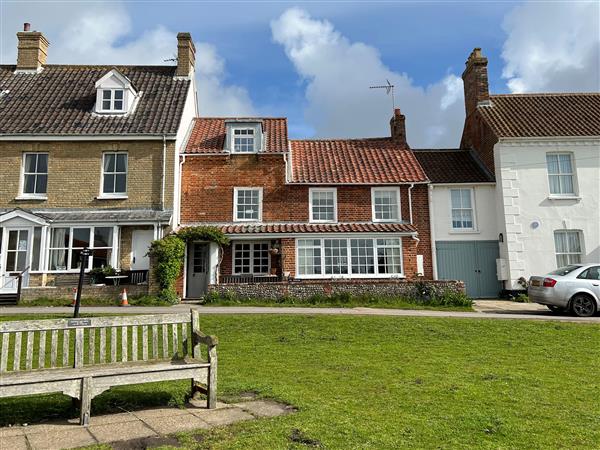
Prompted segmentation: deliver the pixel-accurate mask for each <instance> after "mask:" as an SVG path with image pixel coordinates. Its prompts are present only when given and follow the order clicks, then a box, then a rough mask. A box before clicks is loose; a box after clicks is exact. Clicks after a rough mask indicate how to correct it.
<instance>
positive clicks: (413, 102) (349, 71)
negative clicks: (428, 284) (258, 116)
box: [271, 8, 464, 148]
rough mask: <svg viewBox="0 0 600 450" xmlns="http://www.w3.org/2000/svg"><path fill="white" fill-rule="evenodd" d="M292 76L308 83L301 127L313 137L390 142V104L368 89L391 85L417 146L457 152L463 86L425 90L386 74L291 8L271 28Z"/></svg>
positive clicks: (450, 81)
mask: <svg viewBox="0 0 600 450" xmlns="http://www.w3.org/2000/svg"><path fill="white" fill-rule="evenodd" d="M271 31H272V36H273V39H274V40H275V42H277V43H279V44H281V45H282V46H283V47H284V49H285V52H286V55H287V56H288V58H289V59H290V61H291V62H292V63H293V64H294V67H295V68H296V71H297V72H298V74H299V75H300V76H301V77H302V78H303V79H304V80H305V81H306V82H307V86H306V98H307V103H308V106H307V108H306V110H305V118H306V120H307V122H308V123H309V124H310V125H311V126H312V127H314V129H315V133H316V135H317V136H339V137H360V136H388V135H389V119H390V117H391V115H392V110H391V99H389V98H386V97H385V93H384V91H381V90H380V91H376V90H370V89H369V86H371V85H373V84H384V83H385V80H386V79H387V80H390V82H391V83H392V84H394V85H395V96H396V105H397V106H399V107H400V108H401V110H402V112H403V113H404V114H405V115H406V125H407V138H408V141H409V144H410V145H411V146H413V147H415V148H419V147H430V146H457V145H458V144H459V139H460V133H461V131H462V125H463V121H464V106H463V102H462V98H463V93H462V80H461V79H460V78H458V77H457V76H455V75H453V74H449V75H447V76H445V77H444V78H443V79H442V80H440V81H439V82H437V83H435V84H432V85H430V86H427V87H425V88H423V87H420V86H416V85H415V84H414V83H413V81H412V80H411V79H410V78H409V76H408V75H407V74H405V73H399V72H395V71H393V70H391V69H390V68H388V67H387V66H386V65H385V64H384V63H383V62H382V60H381V57H380V55H379V52H378V51H377V49H375V48H373V47H371V46H369V45H367V44H364V43H361V42H350V41H349V40H348V39H347V38H346V37H344V36H343V35H341V34H340V33H339V32H338V31H337V30H335V28H334V26H333V25H332V24H331V23H330V22H328V21H326V20H317V19H314V18H312V17H311V16H310V15H309V14H308V13H307V12H306V11H304V10H301V9H297V8H292V9H288V10H287V11H285V12H284V13H283V14H282V15H281V16H280V17H279V18H278V19H276V20H274V21H272V22H271Z"/></svg>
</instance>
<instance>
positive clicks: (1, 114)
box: [0, 64, 190, 135]
mask: <svg viewBox="0 0 600 450" xmlns="http://www.w3.org/2000/svg"><path fill="white" fill-rule="evenodd" d="M113 68H116V69H117V70H119V71H120V72H121V73H122V74H123V75H125V76H126V77H127V78H129V79H130V80H131V83H132V84H133V85H134V86H135V88H136V90H137V91H138V93H139V92H142V96H141V97H140V99H139V103H138V105H137V107H136V109H135V111H134V112H133V113H132V114H129V115H128V116H125V117H118V116H112V117H101V116H98V115H95V114H93V113H92V110H93V107H94V104H95V101H96V89H95V83H96V81H98V80H99V79H100V78H101V77H102V76H103V75H105V74H106V73H107V72H108V71H109V70H111V69H113ZM14 71H15V66H14V65H0V92H5V91H8V93H5V94H4V95H1V96H0V134H43V135H113V134H114V135H128V134H133V135H139V134H157V135H160V134H176V133H177V128H178V127H179V122H180V119H181V114H182V112H183V108H184V104H185V99H186V96H187V91H188V86H189V83H190V82H189V80H183V79H178V80H175V79H174V76H175V71H176V67H173V66H69V65H51V64H49V65H46V66H44V68H43V70H42V71H41V72H40V73H37V74H23V73H21V74H15V73H14Z"/></svg>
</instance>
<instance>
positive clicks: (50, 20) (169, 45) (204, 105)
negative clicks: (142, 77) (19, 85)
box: [0, 3, 254, 116]
mask: <svg viewBox="0 0 600 450" xmlns="http://www.w3.org/2000/svg"><path fill="white" fill-rule="evenodd" d="M65 5H66V6H65ZM105 6H106V5H105V4H102V3H88V4H86V5H85V6H81V5H80V4H78V3H69V4H60V3H58V4H53V5H48V4H44V3H42V4H40V7H39V8H36V9H35V10H33V9H32V8H28V7H27V6H26V5H18V4H8V5H5V6H3V9H2V18H0V20H1V21H2V37H3V39H2V42H1V45H0V51H1V53H2V54H1V56H2V58H1V59H2V63H3V64H10V63H14V61H15V59H16V38H15V39H14V40H13V39H7V38H5V37H6V36H8V33H7V27H8V25H9V24H10V26H11V27H12V26H14V25H15V24H16V23H20V20H21V19H20V18H21V17H27V18H28V19H29V20H30V21H31V22H32V28H33V29H38V30H41V31H43V32H44V34H45V35H46V37H47V38H48V40H49V41H50V48H49V51H48V63H50V64H59V63H62V64H115V65H118V64H124V65H125V64H140V65H141V64H143V65H156V64H158V65H161V64H174V62H172V61H171V62H165V59H169V58H174V57H175V56H177V37H176V34H177V33H176V32H174V31H171V30H169V29H167V28H166V27H164V26H162V25H156V26H154V27H152V28H150V29H146V30H144V31H143V32H142V33H141V34H139V35H138V36H132V30H133V25H132V22H131V17H130V15H129V13H128V12H127V10H126V8H125V7H124V6H123V4H120V3H110V8H106V7H105ZM14 31H17V30H14ZM196 58H197V68H196V73H197V79H196V81H197V85H198V92H199V99H200V101H199V111H200V114H201V115H203V116H207V115H240V114H243V115H251V114H254V107H253V105H252V101H251V99H250V97H249V95H248V92H247V91H246V89H244V88H243V87H240V86H236V85H232V84H228V83H227V80H226V71H225V61H224V60H223V59H222V58H221V57H220V56H219V54H218V52H217V49H216V48H215V47H214V46H212V45H210V44H206V43H201V42H200V43H199V42H196Z"/></svg>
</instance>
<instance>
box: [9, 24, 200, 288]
mask: <svg viewBox="0 0 600 450" xmlns="http://www.w3.org/2000/svg"><path fill="white" fill-rule="evenodd" d="M17 38H18V56H17V63H16V65H0V294H6V293H11V292H15V290H16V289H17V285H18V281H17V280H18V279H19V278H21V284H22V287H23V288H24V289H23V291H24V292H25V291H26V290H27V289H28V288H29V289H32V288H34V287H48V288H49V287H56V286H64V285H68V284H72V282H73V281H74V280H75V278H76V277H77V273H78V272H79V265H80V257H79V255H80V253H81V250H82V249H83V248H84V247H88V248H90V249H92V256H91V257H90V259H89V261H88V263H87V267H86V271H88V272H89V271H92V269H94V268H107V267H109V266H110V267H111V268H114V269H116V270H117V272H119V274H120V275H119V276H122V277H125V276H126V277H127V278H123V279H119V281H123V282H124V283H131V284H132V285H133V284H135V285H139V286H143V285H144V284H146V283H147V280H148V269H149V259H148V257H147V255H146V253H147V250H148V246H149V244H150V241H151V240H153V239H157V238H159V237H161V236H162V235H163V234H164V233H166V232H168V231H169V230H170V228H171V226H172V224H173V223H174V217H176V215H177V214H178V211H177V208H178V204H179V200H178V196H179V189H178V186H179V163H178V154H179V151H180V149H181V147H182V146H183V142H184V140H185V138H186V136H187V134H188V132H189V129H190V127H191V124H192V119H193V117H195V116H196V115H197V105H196V89H195V84H194V65H195V48H194V44H193V41H192V38H191V36H190V34H189V33H179V34H178V36H177V39H178V42H177V52H178V58H177V65H176V66H100V65H98V66H91V65H52V64H46V58H47V53H48V47H49V43H48V41H47V40H46V38H45V37H44V35H43V34H42V33H40V32H36V31H29V24H25V29H24V31H23V32H19V33H17ZM111 281H112V282H115V281H116V280H115V279H112V280H111ZM109 284H110V283H109ZM138 290H139V289H138ZM51 293H52V291H51V290H48V295H51Z"/></svg>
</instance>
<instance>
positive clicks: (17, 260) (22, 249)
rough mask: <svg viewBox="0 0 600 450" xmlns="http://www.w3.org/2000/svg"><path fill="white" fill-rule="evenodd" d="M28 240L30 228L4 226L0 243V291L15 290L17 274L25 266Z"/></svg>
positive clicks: (26, 263)
mask: <svg viewBox="0 0 600 450" xmlns="http://www.w3.org/2000/svg"><path fill="white" fill-rule="evenodd" d="M30 240H31V230H29V229H27V228H18V229H17V228H15V229H11V228H4V231H3V233H2V244H1V245H0V248H1V249H2V254H1V258H0V292H17V279H18V278H17V275H19V273H21V272H23V271H24V270H25V269H26V268H27V265H28V261H29V254H28V250H29V246H30ZM24 281H26V280H24Z"/></svg>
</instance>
